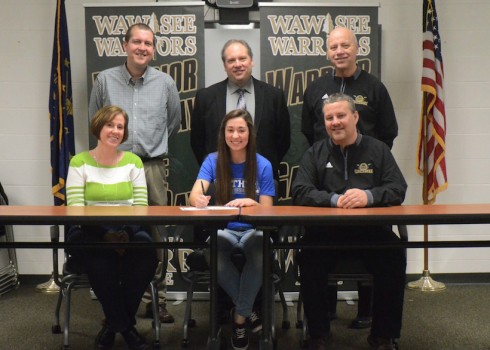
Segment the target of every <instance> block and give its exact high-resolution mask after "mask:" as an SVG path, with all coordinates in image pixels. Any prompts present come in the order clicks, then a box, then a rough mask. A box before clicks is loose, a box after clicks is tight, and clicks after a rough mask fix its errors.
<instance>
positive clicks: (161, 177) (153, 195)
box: [142, 158, 168, 306]
mask: <svg viewBox="0 0 490 350" xmlns="http://www.w3.org/2000/svg"><path fill="white" fill-rule="evenodd" d="M144 166H145V176H146V185H147V188H148V205H167V189H168V182H167V174H166V168H165V163H164V161H163V159H158V158H157V159H151V160H147V161H144ZM160 229H161V230H165V227H160ZM162 232H163V231H162ZM150 233H151V236H152V238H153V240H154V241H155V242H160V241H161V237H160V233H159V230H158V228H157V227H156V226H153V227H151V228H150ZM157 256H158V260H159V262H158V266H157V269H156V272H155V273H156V274H157V275H159V274H160V273H165V272H166V270H167V267H166V266H165V270H163V263H162V261H163V251H162V250H158V251H157ZM162 270H163V271H162ZM165 281H166V280H165V279H163V281H162V283H160V284H159V286H158V304H159V305H161V306H165V304H166V302H167V298H166V297H165V292H166V290H167V286H166V283H165ZM142 300H143V302H145V303H149V302H151V291H150V288H149V287H148V289H147V290H146V292H145V294H144V295H143V298H142Z"/></svg>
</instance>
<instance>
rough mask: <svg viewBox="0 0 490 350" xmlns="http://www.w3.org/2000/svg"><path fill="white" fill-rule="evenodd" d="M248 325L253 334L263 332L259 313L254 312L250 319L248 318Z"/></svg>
mask: <svg viewBox="0 0 490 350" xmlns="http://www.w3.org/2000/svg"><path fill="white" fill-rule="evenodd" d="M247 323H248V326H249V327H250V331H251V332H252V333H258V332H260V331H261V330H262V320H261V319H260V316H259V313H258V312H257V311H252V314H251V315H250V317H247Z"/></svg>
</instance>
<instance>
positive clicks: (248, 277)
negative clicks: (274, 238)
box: [218, 229, 262, 317]
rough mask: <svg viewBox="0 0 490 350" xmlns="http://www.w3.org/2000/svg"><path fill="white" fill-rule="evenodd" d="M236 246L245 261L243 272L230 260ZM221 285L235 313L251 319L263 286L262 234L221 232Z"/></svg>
mask: <svg viewBox="0 0 490 350" xmlns="http://www.w3.org/2000/svg"><path fill="white" fill-rule="evenodd" d="M237 247H238V248H240V249H241V250H242V251H243V253H244V255H245V258H246V262H245V265H244V266H243V270H242V272H241V273H240V271H238V269H237V268H236V266H235V265H234V264H233V263H232V262H231V260H230V257H231V252H232V250H233V249H236V248H237ZM218 283H219V285H220V286H221V287H222V288H223V289H224V290H225V291H226V293H227V294H228V295H229V296H230V298H231V300H232V301H233V304H234V305H235V312H236V313H238V314H239V315H242V316H244V317H250V315H251V314H252V307H253V304H254V301H255V297H256V296H257V293H258V292H259V290H260V287H261V286H262V231H256V230H255V229H250V230H247V231H243V232H239V231H233V230H229V229H224V230H218Z"/></svg>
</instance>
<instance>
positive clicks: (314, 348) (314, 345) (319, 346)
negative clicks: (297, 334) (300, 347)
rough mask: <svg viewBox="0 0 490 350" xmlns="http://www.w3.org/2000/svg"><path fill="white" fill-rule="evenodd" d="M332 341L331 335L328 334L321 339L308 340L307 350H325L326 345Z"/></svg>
mask: <svg viewBox="0 0 490 350" xmlns="http://www.w3.org/2000/svg"><path fill="white" fill-rule="evenodd" d="M331 340H332V333H330V332H329V333H328V334H327V335H324V336H323V337H319V338H310V339H308V350H327V349H328V344H329V343H330V341H331Z"/></svg>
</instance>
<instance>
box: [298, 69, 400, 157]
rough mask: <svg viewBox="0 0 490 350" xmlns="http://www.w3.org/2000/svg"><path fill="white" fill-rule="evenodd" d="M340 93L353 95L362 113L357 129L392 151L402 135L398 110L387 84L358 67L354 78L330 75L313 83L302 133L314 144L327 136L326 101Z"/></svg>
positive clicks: (307, 91) (304, 110)
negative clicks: (397, 119) (324, 106)
mask: <svg viewBox="0 0 490 350" xmlns="http://www.w3.org/2000/svg"><path fill="white" fill-rule="evenodd" d="M337 92H343V93H345V94H347V95H350V96H352V98H353V99H354V101H355V102H356V109H357V111H358V112H359V122H358V124H357V128H358V129H359V130H360V132H361V134H363V135H369V136H372V137H375V138H377V139H378V140H381V141H383V142H384V143H386V144H387V145H388V147H389V148H390V149H391V148H392V147H393V140H394V139H395V137H396V136H397V135H398V124H397V122H396V117H395V110H394V108H393V103H392V102H391V98H390V95H389V94H388V90H387V89H386V87H385V86H384V84H383V83H382V82H381V81H380V80H379V79H378V78H376V77H375V76H374V75H372V74H369V73H368V72H366V71H363V70H361V69H360V68H358V70H357V71H356V73H355V74H354V76H352V77H349V78H340V77H336V76H333V73H331V74H327V75H325V76H322V77H320V78H318V79H317V80H315V81H313V82H312V83H311V84H310V85H308V88H307V89H306V91H305V94H304V100H303V110H302V116H301V132H302V133H303V134H304V135H305V137H306V138H307V139H308V142H309V144H310V146H311V145H313V144H314V143H315V142H316V141H319V140H322V139H324V138H325V137H327V136H328V135H327V133H326V131H325V121H324V120H323V111H322V108H323V100H324V98H325V95H327V96H329V95H332V94H334V93H337Z"/></svg>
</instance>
